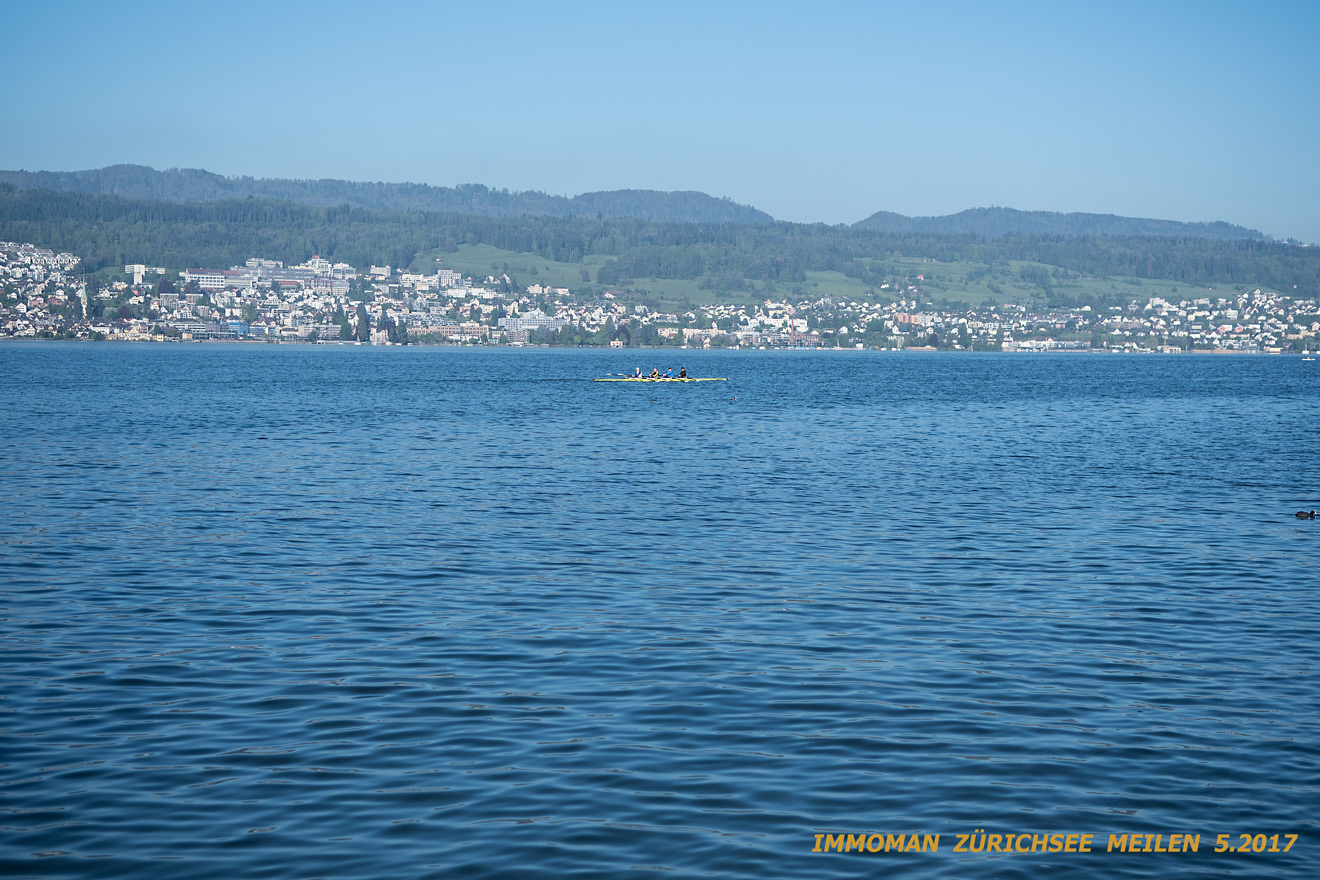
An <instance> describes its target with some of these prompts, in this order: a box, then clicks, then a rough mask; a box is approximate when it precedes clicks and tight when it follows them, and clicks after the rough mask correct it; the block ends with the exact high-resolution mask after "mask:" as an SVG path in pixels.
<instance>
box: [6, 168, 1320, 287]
mask: <svg viewBox="0 0 1320 880" xmlns="http://www.w3.org/2000/svg"><path fill="white" fill-rule="evenodd" d="M0 239H3V240H8V241H28V242H32V243H34V244H38V245H40V246H43V247H50V248H54V249H56V250H60V251H68V252H70V253H74V254H77V255H79V256H80V257H82V258H83V260H84V266H85V270H86V271H92V272H94V271H97V270H102V269H105V270H117V269H119V268H122V266H123V265H124V264H125V263H129V262H134V263H136V262H146V263H149V264H152V265H159V266H166V267H170V268H180V269H181V268H187V267H208V268H224V267H227V266H230V265H236V264H240V263H242V262H243V261H244V260H246V259H247V258H248V257H252V256H262V257H266V258H269V259H278V260H283V261H285V263H286V264H295V263H300V262H302V261H304V260H306V259H308V258H309V257H311V256H313V255H320V256H322V257H325V258H326V259H330V260H333V261H342V262H347V263H351V264H353V265H354V266H359V267H365V266H368V265H371V264H377V265H381V264H386V263H388V264H390V265H393V266H406V265H408V264H409V263H411V262H412V260H413V258H414V257H415V256H416V255H417V254H418V253H420V252H423V251H429V250H437V249H438V250H442V251H446V252H452V251H454V250H456V249H457V248H458V247H459V246H460V245H463V244H487V245H491V246H494V247H497V248H502V249H505V250H510V251H516V252H524V253H534V254H537V255H538V256H540V257H542V258H545V259H547V260H554V261H559V262H567V263H577V262H581V261H582V260H583V259H584V258H585V257H587V256H604V257H606V258H607V259H606V260H605V261H604V262H603V264H602V265H601V266H600V267H599V269H598V270H597V277H596V279H595V280H596V281H597V283H600V284H606V285H621V286H622V285H626V284H627V283H628V282H629V281H630V280H631V279H635V278H660V279H681V280H698V279H700V280H702V282H703V285H704V286H707V287H710V288H711V289H715V290H739V289H747V288H748V286H750V285H751V284H752V283H754V282H762V283H764V282H775V283H780V282H790V283H792V282H800V281H802V280H803V279H804V278H805V273H806V272H808V271H837V272H841V273H843V274H845V275H847V276H849V277H851V278H855V279H858V280H859V281H861V282H863V283H866V284H872V285H876V286H878V285H879V283H881V282H882V281H883V279H884V278H885V276H886V273H887V272H888V271H889V270H888V269H886V261H889V260H891V259H892V258H893V257H895V256H906V257H921V258H929V259H934V260H938V261H940V262H957V261H966V262H972V263H979V264H986V265H993V264H995V263H1003V262H1005V261H1009V260H1013V261H1031V262H1038V263H1044V264H1047V265H1050V266H1054V267H1059V268H1060V269H1061V270H1062V271H1063V272H1065V273H1075V274H1079V275H1086V276H1092V277H1113V276H1131V277H1135V278H1147V279H1155V280H1167V281H1174V282H1179V283H1183V284H1188V285H1201V286H1207V285H1212V284H1235V285H1250V286H1261V287H1270V288H1274V289H1278V290H1282V291H1293V290H1294V288H1296V293H1297V294H1298V295H1300V296H1302V297H1309V298H1315V297H1317V296H1320V249H1316V248H1309V247H1302V246H1298V245H1295V244H1289V243H1286V242H1275V241H1266V240H1260V239H1240V240H1215V239H1206V238H1197V237H1172V236H1163V237H1161V236H1104V235H1076V236H1062V235H1055V236H1046V235H1006V236H1002V237H997V238H986V237H982V236H976V235H970V234H961V235H953V234H933V233H921V232H877V231H868V230H862V229H856V228H849V227H845V226H826V225H823V224H802V223H784V222H774V223H764V224H761V223H756V224H739V223H676V222H658V221H650V220H644V219H636V218H614V219H611V218H606V217H559V216H530V215H529V216H517V217H489V216H479V215H473V214H464V213H458V212H433V211H375V210H370V209H367V208H361V207H352V206H348V205H340V206H329V207H325V206H314V205H304V204H297V203H294V202H288V201H276V200H273V199H258V198H245V199H235V200H228V201H212V202H194V203H177V202H167V201H161V200H147V199H129V198H124V197H121V196H114V195H102V194H91V193H76V192H57V191H52V190H40V189H23V190H20V189H17V188H15V187H14V186H12V185H9V184H3V183H0Z"/></svg>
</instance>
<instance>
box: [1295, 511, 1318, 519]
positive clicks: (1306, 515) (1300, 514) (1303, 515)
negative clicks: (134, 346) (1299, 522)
mask: <svg viewBox="0 0 1320 880" xmlns="http://www.w3.org/2000/svg"><path fill="white" fill-rule="evenodd" d="M1297 518H1298V519H1315V511H1314V510H1313V511H1311V512H1310V513H1307V512H1306V511H1305V510H1299V511H1297Z"/></svg>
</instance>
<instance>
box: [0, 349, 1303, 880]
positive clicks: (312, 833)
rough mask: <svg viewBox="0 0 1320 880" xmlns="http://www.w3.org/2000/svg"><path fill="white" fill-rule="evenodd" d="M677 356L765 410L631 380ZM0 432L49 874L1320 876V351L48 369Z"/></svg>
mask: <svg viewBox="0 0 1320 880" xmlns="http://www.w3.org/2000/svg"><path fill="white" fill-rule="evenodd" d="M654 366H658V367H659V368H660V369H661V370H663V369H665V368H666V367H673V368H674V369H675V370H677V368H678V367H679V366H684V367H686V369H687V371H688V373H689V374H690V375H693V376H716V377H727V378H728V381H727V382H709V383H690V384H667V385H653V384H631V383H593V382H592V381H591V379H592V378H594V377H599V376H605V375H607V374H611V373H623V372H631V371H632V369H633V368H634V367H642V368H643V369H644V370H646V371H648V372H649V370H650V369H651V368H652V367H654ZM0 400H3V404H4V405H3V407H2V408H0V441H3V444H4V455H3V457H2V458H0V480H3V486H4V493H3V506H0V528H3V535H4V541H3V544H2V545H0V606H2V607H0V618H2V619H3V624H2V627H3V628H2V629H0V638H2V641H0V645H2V646H3V647H2V648H0V650H2V652H3V653H2V655H0V657H2V658H3V663H2V664H0V783H2V784H0V810H3V811H4V819H3V823H0V824H3V831H0V873H3V875H4V876H6V877H11V878H18V877H34V878H35V877H41V878H113V877H142V876H151V877H187V878H190V880H195V878H209V877H217V878H219V877H244V878H261V877H300V878H301V877H308V878H310V877H333V878H386V877H388V878H401V877H409V878H412V877H435V878H440V877H445V878H451V877H459V878H486V877H489V878H497V877H498V878H506V877H508V878H520V877H527V878H532V877H580V878H597V877H618V876H636V877H648V876H649V877H756V878H769V877H813V878H845V877H861V876H886V877H897V878H925V877H999V878H1017V877H1035V876H1040V875H1041V874H1044V873H1049V872H1054V873H1056V874H1058V875H1060V876H1090V877H1133V878H1136V877H1156V876H1158V877H1161V878H1175V877H1176V878H1183V877H1185V878H1193V877H1197V878H1199V877H1206V876H1219V875H1228V874H1230V873H1233V874H1236V875H1240V876H1251V877H1297V878H1310V877H1314V876H1316V875H1317V872H1320V838H1318V837H1317V827H1316V826H1317V818H1316V809H1315V808H1316V805H1317V804H1318V803H1320V772H1318V769H1317V768H1318V767H1320V743H1318V742H1317V731H1318V730H1320V679H1318V678H1317V672H1318V671H1320V639H1317V634H1318V633H1320V610H1318V607H1317V571H1318V567H1317V548H1320V520H1300V519H1297V518H1296V517H1295V516H1294V515H1293V514H1294V512H1295V511H1297V510H1310V509H1312V508H1320V455H1317V452H1316V440H1315V436H1316V417H1317V412H1318V411H1320V410H1318V409H1317V404H1318V403H1320V370H1317V365H1316V364H1315V363H1305V362H1302V361H1301V360H1300V359H1299V358H1295V357H1265V356H1254V357H1253V356H1237V357H1232V356H1211V355H1176V356H1105V355H993V354H985V355H979V354H963V353H948V354H945V353H938V354H916V353H906V354H905V353H889V352H837V353H836V352H815V353H812V352H718V351H715V352H703V351H684V352H681V353H680V352H676V351H673V350H668V351H664V350H650V351H602V350H581V351H572V350H562V351H561V350H543V349H523V350H507V349H491V350H462V349H443V348H417V347H409V348H373V347H337V346H319V347H317V346H260V345H246V346H245V345H229V346H226V345H142V346H135V345H128V344H104V345H92V344H59V343H50V344H8V345H0ZM836 834H846V835H864V837H858V838H854V839H852V840H851V841H848V843H849V846H848V848H849V849H851V850H852V851H850V852H834V851H828V852H825V851H813V850H816V849H826V848H831V846H833V845H835V844H838V843H839V842H840V841H844V840H846V839H845V838H839V839H835V838H834V835H836ZM899 834H903V835H905V837H904V841H903V843H901V844H897V835H899ZM1022 834H1031V835H1042V836H1045V837H1043V838H1042V841H1044V840H1046V839H1048V836H1049V835H1055V834H1058V835H1070V834H1072V835H1078V836H1079V837H1080V835H1085V834H1091V835H1094V840H1093V842H1092V843H1091V848H1092V849H1093V850H1094V851H1093V852H1090V853H1085V852H1062V851H1059V852H1050V851H1048V850H1049V846H1048V844H1047V843H1045V842H1041V843H1039V844H1038V845H1037V846H1036V849H1037V851H1036V852H1030V851H1028V852H1020V851H1010V852H1003V851H1000V850H1001V849H1002V848H1003V847H1002V839H1003V838H1002V836H1004V835H1011V836H1012V837H1010V839H1011V840H1015V841H1018V842H1019V843H1018V844H1016V845H1017V846H1020V845H1021V843H1020V841H1021V840H1022V838H1021V837H1020V836H1019V835H1022ZM1111 834H1112V835H1116V836H1117V835H1129V838H1128V841H1129V843H1131V845H1132V846H1133V848H1138V849H1145V848H1146V847H1147V846H1148V845H1149V847H1150V848H1151V849H1153V850H1158V849H1161V848H1164V849H1168V848H1169V844H1170V836H1171V835H1184V834H1187V835H1200V837H1199V850H1198V851H1197V852H1164V853H1160V852H1135V853H1134V852H1127V853H1118V852H1106V847H1107V843H1108V840H1109V835H1111ZM1157 834H1158V835H1162V836H1161V837H1160V838H1159V840H1158V841H1156V840H1155V838H1154V837H1153V835H1157ZM1221 834H1222V835H1228V838H1227V840H1228V843H1229V844H1231V845H1232V846H1234V848H1235V849H1240V848H1243V846H1244V844H1245V849H1246V850H1248V851H1247V852H1232V853H1229V852H1222V853H1215V852H1214V850H1215V848H1216V841H1217V838H1218V836H1219V835H1221ZM874 835H881V837H880V838H879V840H880V843H879V844H877V843H876V840H877V838H876V837H874ZM890 835H892V836H894V841H890V840H889V838H888V836H890ZM910 835H918V836H917V837H916V838H912V837H910ZM934 835H939V839H938V849H937V850H935V851H931V850H930V847H929V846H928V843H929V840H928V838H930V837H933V836H934ZM959 835H963V836H964V840H963V842H962V844H960V843H959ZM990 835H999V836H1000V837H996V838H994V842H995V843H996V846H993V847H991V846H990V845H989V843H990V840H991V838H990ZM1132 835H1143V837H1141V838H1133V837H1132ZM1144 835H1152V837H1151V838H1150V840H1147V839H1146V838H1145V837H1144ZM1244 835H1245V837H1243V836H1244ZM1257 835H1262V836H1261V837H1258V836H1257ZM1288 835H1298V836H1297V837H1296V838H1295V840H1294V841H1293V842H1291V844H1290V841H1289V839H1288ZM978 839H979V841H980V843H981V846H980V847H979V849H978V850H977V851H971V850H970V846H971V845H972V843H974V842H976V841H977V840H978ZM1061 839H1062V838H1061ZM914 840H916V841H920V843H919V845H918V846H917V847H912V846H911V844H912V842H913V841H914ZM1137 840H1139V841H1140V843H1137V842H1135V841H1137ZM859 841H861V842H859ZM866 841H869V843H870V845H869V846H867V845H866V844H865V842H866ZM890 843H894V844H897V845H892V846H890V847H889V851H888V852H886V851H885V849H884V848H885V846H886V845H888V844H890ZM1180 845H1181V846H1186V841H1185V840H1184V841H1182V842H1181V844H1179V843H1175V848H1176V847H1177V846H1180ZM858 848H861V849H862V850H863V851H861V852H858V851H857V849H858ZM1009 848H1010V849H1012V848H1013V845H1010V847H1009ZM1285 848H1287V850H1288V851H1287V852H1284V851H1282V850H1284V849H1285ZM868 849H869V850H872V851H867V850H868ZM1253 849H1257V850H1262V851H1256V852H1252V851H1250V850H1253ZM1272 850H1274V851H1272Z"/></svg>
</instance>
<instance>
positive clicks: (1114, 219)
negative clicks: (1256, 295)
mask: <svg viewBox="0 0 1320 880" xmlns="http://www.w3.org/2000/svg"><path fill="white" fill-rule="evenodd" d="M852 226H853V228H854V229H869V230H873V231H876V232H922V233H931V234H935V235H980V236H984V237H986V238H997V237H999V236H1003V235H1067V236H1076V235H1107V236H1126V235H1137V236H1150V237H1170V238H1187V237H1190V238H1213V239H1224V240H1238V239H1260V240H1261V241H1267V240H1270V239H1269V236H1266V235H1264V234H1263V233H1261V232H1260V231H1259V230H1257V229H1248V228H1247V227H1245V226H1238V225H1235V224H1233V223H1226V222H1224V221H1222V220H1216V221H1213V222H1210V223H1195V222H1184V221H1181V220H1154V219H1149V218H1144V217H1122V216H1119V215H1117V214H1087V213H1080V212H1073V213H1060V212H1058V211H1019V210H1017V209H1016V208H1001V207H989V208H968V209H967V210H965V211H959V212H958V213H957V214H945V215H943V216H937V217H907V216H904V215H903V214H895V213H893V212H892V211H877V212H876V213H874V214H872V215H871V216H870V217H867V218H866V219H864V220H859V221H857V222H856V223H854V224H853V225H852Z"/></svg>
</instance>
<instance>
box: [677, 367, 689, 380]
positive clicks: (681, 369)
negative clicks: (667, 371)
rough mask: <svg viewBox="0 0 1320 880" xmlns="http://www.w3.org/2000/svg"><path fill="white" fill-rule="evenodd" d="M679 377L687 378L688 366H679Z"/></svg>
mask: <svg viewBox="0 0 1320 880" xmlns="http://www.w3.org/2000/svg"><path fill="white" fill-rule="evenodd" d="M678 378H680V379H686V378H687V367H679V368H678Z"/></svg>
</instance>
